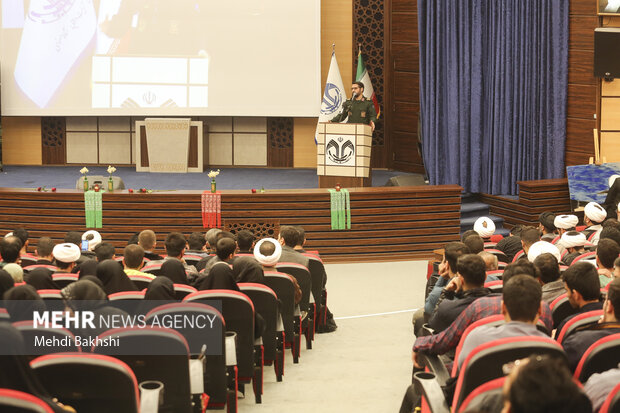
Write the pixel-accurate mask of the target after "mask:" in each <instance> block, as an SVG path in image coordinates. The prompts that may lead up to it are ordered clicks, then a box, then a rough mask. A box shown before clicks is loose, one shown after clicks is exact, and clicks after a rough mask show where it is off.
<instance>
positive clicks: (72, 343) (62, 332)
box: [13, 320, 82, 359]
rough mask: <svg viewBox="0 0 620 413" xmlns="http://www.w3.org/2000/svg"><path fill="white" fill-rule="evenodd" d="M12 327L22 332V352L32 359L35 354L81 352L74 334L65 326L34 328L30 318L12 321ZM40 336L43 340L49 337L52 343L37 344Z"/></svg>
mask: <svg viewBox="0 0 620 413" xmlns="http://www.w3.org/2000/svg"><path fill="white" fill-rule="evenodd" d="M13 327H15V328H16V329H18V330H19V332H20V333H21V334H22V337H23V338H24V354H25V355H27V356H31V357H30V358H31V359H34V358H35V356H42V355H45V354H54V353H66V352H76V353H81V352H82V348H81V347H80V346H79V345H78V344H77V341H76V339H75V335H73V333H72V332H71V331H69V330H67V329H66V328H53V327H46V328H35V327H34V326H33V322H32V320H28V321H18V322H16V323H13ZM40 338H43V339H45V340H48V339H51V340H52V341H51V343H52V344H50V345H47V344H46V345H44V346H41V345H37V341H38V340H39V339H40ZM54 343H65V344H66V345H65V344H63V345H60V344H58V345H56V344H54Z"/></svg>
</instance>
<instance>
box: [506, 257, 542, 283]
mask: <svg viewBox="0 0 620 413" xmlns="http://www.w3.org/2000/svg"><path fill="white" fill-rule="evenodd" d="M517 274H522V275H530V276H532V277H534V278H540V276H539V274H538V269H537V268H536V267H535V266H534V264H532V263H531V262H529V261H528V260H519V261H517V262H513V263H511V264H508V265H507V266H506V268H504V272H503V273H502V281H503V283H504V284H505V283H507V282H508V280H509V279H510V278H511V277H512V276H513V275H517Z"/></svg>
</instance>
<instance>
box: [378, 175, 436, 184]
mask: <svg viewBox="0 0 620 413" xmlns="http://www.w3.org/2000/svg"><path fill="white" fill-rule="evenodd" d="M422 185H428V182H426V180H425V179H424V177H423V176H422V175H420V174H411V175H396V176H393V177H391V178H390V179H388V181H387V182H386V183H385V186H422Z"/></svg>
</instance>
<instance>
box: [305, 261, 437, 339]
mask: <svg viewBox="0 0 620 413" xmlns="http://www.w3.org/2000/svg"><path fill="white" fill-rule="evenodd" d="M303 255H304V256H306V257H308V270H310V277H311V278H312V296H313V297H314V303H315V307H316V309H315V313H314V315H313V318H314V331H313V334H314V332H315V331H316V330H317V329H318V328H319V327H320V326H324V325H325V323H326V322H327V289H326V288H325V284H326V282H327V272H326V271H325V266H324V265H323V260H322V259H321V257H320V256H318V255H317V254H309V253H304V254H303ZM432 273H433V263H432V262H430V261H429V262H428V269H427V274H426V278H427V279H428V278H429V277H430V276H431V274H432ZM313 337H314V335H313Z"/></svg>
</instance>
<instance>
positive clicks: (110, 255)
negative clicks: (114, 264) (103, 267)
mask: <svg viewBox="0 0 620 413" xmlns="http://www.w3.org/2000/svg"><path fill="white" fill-rule="evenodd" d="M93 252H94V253H95V256H96V257H97V262H103V261H105V260H113V259H114V258H115V256H116V251H115V249H114V245H112V244H110V243H109V242H101V243H99V244H97V246H95V248H93Z"/></svg>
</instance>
